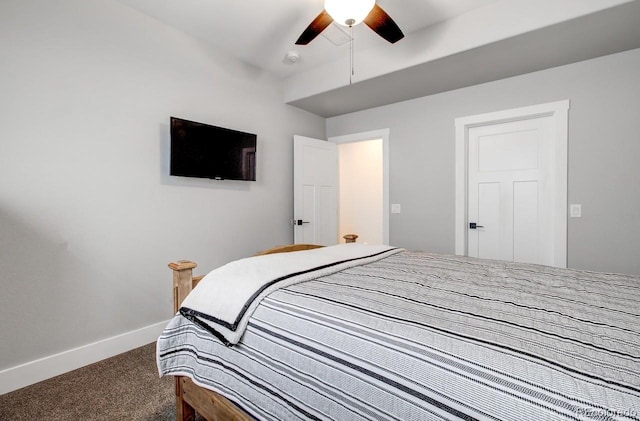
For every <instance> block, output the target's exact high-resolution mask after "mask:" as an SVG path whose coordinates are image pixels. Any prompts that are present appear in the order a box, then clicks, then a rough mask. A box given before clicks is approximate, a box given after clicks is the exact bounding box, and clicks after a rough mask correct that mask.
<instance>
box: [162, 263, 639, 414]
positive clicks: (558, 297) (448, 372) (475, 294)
mask: <svg viewBox="0 0 640 421" xmlns="http://www.w3.org/2000/svg"><path fill="white" fill-rule="evenodd" d="M291 254H292V255H293V254H295V253H291ZM638 303H640V278H638V277H633V276H625V275H617V274H602V273H594V272H586V271H576V270H569V269H558V268H551V267H546V266H538V265H530V264H519V263H507V262H498V261H487V260H478V259H470V258H464V257H457V256H445V255H435V254H428V253H419V252H409V251H403V252H400V253H397V254H394V255H391V256H388V257H385V258H383V259H381V260H378V261H375V262H369V263H366V264H362V265H356V266H353V267H349V268H346V269H344V270H341V271H338V272H335V273H331V274H328V275H326V276H319V277H317V278H315V279H310V280H306V281H304V282H300V283H296V284H293V285H286V286H284V287H283V288H280V289H277V290H275V291H273V292H271V293H270V294H268V295H267V296H265V297H264V298H263V299H262V300H261V301H260V303H259V304H258V305H257V306H256V308H255V310H254V312H253V313H252V315H251V317H250V318H249V321H248V324H247V327H246V331H245V332H244V334H243V336H242V338H241V340H240V341H239V342H238V343H237V344H236V345H234V346H226V345H225V344H224V343H223V342H222V341H220V339H218V338H217V337H216V336H214V335H212V334H211V332H209V331H208V330H207V329H205V328H203V327H202V326H200V325H198V324H196V323H193V322H192V321H190V320H188V319H186V318H184V317H183V316H181V315H177V316H176V317H174V318H173V319H172V320H171V322H170V323H169V325H168V326H167V327H166V329H165V331H164V332H163V334H162V336H161V337H160V338H159V340H158V353H157V355H158V367H159V371H160V374H161V375H182V376H188V377H190V378H191V379H192V380H193V381H194V382H195V383H197V384H199V385H201V386H203V387H206V388H208V389H211V390H214V391H216V392H218V393H220V394H222V395H224V396H225V397H227V398H228V399H230V400H231V401H232V402H234V403H236V405H237V406H239V407H240V408H242V409H243V410H244V411H245V412H247V413H248V414H250V415H252V416H254V417H255V418H256V419H261V420H309V419H312V420H313V419H315V420H329V419H333V420H387V419H389V420H391V419H394V420H440V419H467V420H473V419H501V420H523V419H531V420H557V419H570V420H580V419H620V420H640V310H639V309H638Z"/></svg>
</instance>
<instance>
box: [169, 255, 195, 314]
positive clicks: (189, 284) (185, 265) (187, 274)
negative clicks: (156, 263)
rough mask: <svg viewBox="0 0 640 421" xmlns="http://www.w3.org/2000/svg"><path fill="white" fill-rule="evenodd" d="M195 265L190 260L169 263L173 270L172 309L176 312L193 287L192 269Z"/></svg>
mask: <svg viewBox="0 0 640 421" xmlns="http://www.w3.org/2000/svg"><path fill="white" fill-rule="evenodd" d="M196 266H198V265H196V263H195V262H192V261H190V260H178V261H177V262H171V263H169V268H170V269H171V270H173V311H175V312H176V313H177V312H178V310H179V309H180V305H181V304H182V302H183V301H184V299H185V298H186V297H187V295H188V294H189V293H190V292H191V290H192V289H193V269H194V268H195V267H196Z"/></svg>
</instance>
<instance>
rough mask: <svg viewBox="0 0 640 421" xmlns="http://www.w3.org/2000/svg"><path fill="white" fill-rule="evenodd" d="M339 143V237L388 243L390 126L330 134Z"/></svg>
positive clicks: (332, 139)
mask: <svg viewBox="0 0 640 421" xmlns="http://www.w3.org/2000/svg"><path fill="white" fill-rule="evenodd" d="M329 141H330V142H333V143H336V144H337V145H338V167H339V176H338V180H339V181H338V184H339V201H338V203H339V211H338V214H339V216H338V231H339V241H340V242H343V241H344V240H343V236H344V235H346V234H356V235H358V239H357V242H358V243H368V244H389V188H388V186H389V182H388V180H389V179H388V174H389V170H388V169H389V163H388V150H389V130H388V129H383V130H375V131H370V132H363V133H355V134H351V135H346V136H337V137H332V138H329Z"/></svg>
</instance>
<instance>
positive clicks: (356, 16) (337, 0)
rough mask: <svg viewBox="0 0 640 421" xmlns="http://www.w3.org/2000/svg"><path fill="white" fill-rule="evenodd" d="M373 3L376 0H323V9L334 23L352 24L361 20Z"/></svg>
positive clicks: (369, 10)
mask: <svg viewBox="0 0 640 421" xmlns="http://www.w3.org/2000/svg"><path fill="white" fill-rule="evenodd" d="M375 4H376V0H325V1H324V10H326V11H327V13H328V14H329V15H331V17H332V18H333V20H334V21H335V22H336V23H339V24H340V25H343V26H353V25H357V24H359V23H360V22H362V21H363V20H364V19H365V18H366V17H367V15H368V14H369V12H371V10H372V9H373V6H375Z"/></svg>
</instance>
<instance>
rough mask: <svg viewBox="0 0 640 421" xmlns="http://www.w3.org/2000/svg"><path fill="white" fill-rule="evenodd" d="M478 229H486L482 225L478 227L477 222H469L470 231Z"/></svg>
mask: <svg viewBox="0 0 640 421" xmlns="http://www.w3.org/2000/svg"><path fill="white" fill-rule="evenodd" d="M476 228H484V227H483V226H482V225H478V224H476V223H475V222H469V229H472V230H474V229H476Z"/></svg>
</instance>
